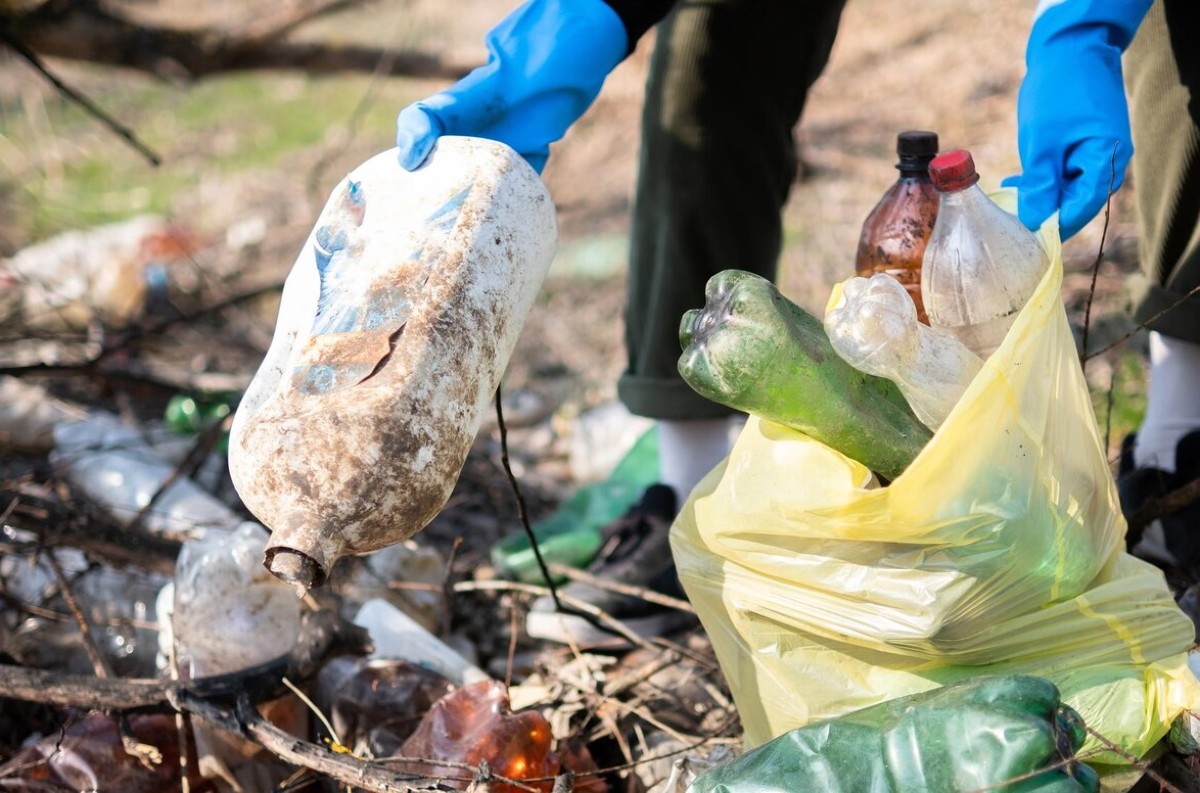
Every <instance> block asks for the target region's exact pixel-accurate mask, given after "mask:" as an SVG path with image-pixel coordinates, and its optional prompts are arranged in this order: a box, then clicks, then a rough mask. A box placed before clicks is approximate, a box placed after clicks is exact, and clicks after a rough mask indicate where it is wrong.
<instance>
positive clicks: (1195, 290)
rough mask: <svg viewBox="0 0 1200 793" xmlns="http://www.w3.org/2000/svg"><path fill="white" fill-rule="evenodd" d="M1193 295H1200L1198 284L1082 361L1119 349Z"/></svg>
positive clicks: (1199, 285)
mask: <svg viewBox="0 0 1200 793" xmlns="http://www.w3.org/2000/svg"><path fill="white" fill-rule="evenodd" d="M1195 295H1200V284H1197V285H1196V286H1194V287H1193V288H1191V289H1189V290H1188V292H1187V294H1185V295H1184V296H1183V297H1181V298H1179V299H1178V300H1176V301H1175V302H1174V303H1172V304H1171V305H1169V306H1167V307H1166V308H1164V309H1163V310H1162V311H1159V312H1158V313H1157V314H1155V315H1154V316H1152V317H1150V319H1148V320H1146V321H1145V322H1140V323H1138V325H1137V327H1135V328H1134V329H1133V330H1131V331H1129V332H1128V333H1126V334H1125V335H1124V336H1122V337H1121V338H1119V339H1117V340H1115V341H1114V342H1113V343H1112V344H1108V345H1106V346H1104V347H1101V348H1100V349H1098V350H1096V351H1095V352H1091V353H1088V354H1087V357H1086V358H1085V359H1084V360H1088V361H1090V360H1091V359H1092V358H1095V357H1097V356H1100V355H1103V354H1104V353H1106V352H1108V351H1109V350H1112V349H1114V348H1116V347H1119V346H1121V345H1122V344H1124V343H1125V342H1127V341H1129V340H1130V339H1132V338H1133V337H1134V336H1135V335H1137V334H1138V333H1139V332H1140V331H1143V330H1145V329H1147V328H1148V327H1150V325H1151V324H1152V323H1153V322H1154V321H1155V320H1157V319H1158V318H1159V317H1162V316H1166V315H1167V314H1170V313H1171V312H1172V311H1174V310H1175V309H1176V308H1178V307H1179V306H1181V305H1183V304H1184V303H1185V302H1187V300H1188V299H1189V298H1191V297H1194V296H1195Z"/></svg>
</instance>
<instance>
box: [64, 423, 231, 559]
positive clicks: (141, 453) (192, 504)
mask: <svg viewBox="0 0 1200 793" xmlns="http://www.w3.org/2000/svg"><path fill="white" fill-rule="evenodd" d="M50 462H51V463H52V464H53V465H54V466H55V467H56V468H57V469H58V470H59V471H61V472H62V473H63V474H64V475H65V476H66V478H67V481H68V482H70V483H71V484H72V485H73V486H74V487H77V488H79V489H80V490H81V491H82V492H83V494H84V495H85V496H87V498H88V499H90V500H91V501H93V502H94V503H96V504H98V505H100V506H101V507H103V508H104V509H105V511H107V512H108V513H110V514H111V515H112V516H113V518H115V519H116V520H117V521H118V522H119V523H121V524H123V525H129V524H131V523H132V522H133V521H134V520H135V519H137V518H138V516H139V515H140V514H141V513H142V511H143V510H146V507H147V506H149V505H150V504H151V500H152V499H154V503H153V505H152V506H151V507H150V509H149V510H146V513H145V515H144V516H142V518H141V526H142V527H143V528H145V529H146V530H148V531H152V532H156V533H161V534H168V535H172V536H174V537H177V538H180V539H186V538H189V537H198V536H200V535H201V534H203V532H204V531H206V530H208V529H232V528H234V527H236V526H237V525H238V524H239V523H241V518H239V517H238V516H237V515H236V514H234V512H233V510H231V509H229V507H227V506H225V505H224V504H223V503H221V502H220V501H218V500H217V499H215V498H214V497H213V496H211V495H209V494H208V493H207V492H205V491H204V490H203V489H202V488H200V487H199V486H198V485H196V484H195V483H194V482H192V481H191V480H189V479H188V478H187V477H178V478H175V479H174V481H172V482H171V484H170V485H169V486H167V487H166V488H165V489H164V487H163V486H164V485H165V484H166V483H167V482H168V480H170V479H171V478H172V477H175V476H176V474H177V473H178V472H177V471H176V468H175V466H173V465H171V464H169V463H167V462H166V461H164V460H163V459H162V458H160V457H158V456H157V455H156V454H154V452H153V451H151V449H150V447H149V445H148V444H147V443H146V441H145V439H143V437H142V435H141V433H140V432H139V431H138V430H137V429H135V428H133V427H128V426H126V425H124V424H122V423H121V421H120V420H119V419H118V418H117V417H116V416H114V415H112V414H110V413H102V412H98V413H95V414H94V415H92V416H90V417H89V418H88V419H87V420H86V421H81V422H76V423H71V424H59V425H58V426H57V427H55V429H54V451H53V452H51V454H50ZM160 490H161V491H162V492H161V494H160V493H159V491H160ZM156 495H157V496H158V497H157V498H155V496H156Z"/></svg>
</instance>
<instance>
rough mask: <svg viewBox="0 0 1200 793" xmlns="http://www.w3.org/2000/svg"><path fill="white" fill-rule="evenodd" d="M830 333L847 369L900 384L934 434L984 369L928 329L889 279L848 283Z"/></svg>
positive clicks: (829, 319) (829, 320) (831, 316)
mask: <svg viewBox="0 0 1200 793" xmlns="http://www.w3.org/2000/svg"><path fill="white" fill-rule="evenodd" d="M825 333H826V334H828V336H829V341H830V343H831V344H833V349H834V350H836V351H837V354H838V355H840V356H841V357H842V359H843V360H844V361H846V363H848V364H850V365H851V366H853V367H854V368H855V369H858V370H859V371H860V372H866V373H867V374H872V375H875V376H877V377H886V378H888V379H889V380H892V381H893V382H895V383H896V385H897V386H898V387H899V388H900V393H902V394H904V398H905V399H906V400H908V404H909V407H911V408H912V409H913V412H914V413H916V414H917V418H919V419H920V420H921V422H922V423H924V424H925V426H927V427H929V428H930V429H934V430H936V429H937V428H938V427H940V426H941V425H942V422H944V421H945V420H946V417H947V416H949V415H950V411H951V410H953V409H954V405H955V404H956V403H957V402H958V399H959V397H961V396H962V394H963V392H964V391H966V390H967V386H969V385H970V384H971V380H973V379H974V377H975V375H976V374H978V373H979V370H980V369H981V368H982V367H983V360H982V359H981V358H980V357H979V356H978V355H976V354H975V353H973V352H971V351H970V350H969V349H967V347H966V345H964V344H963V343H962V342H961V341H959V340H958V339H956V338H955V337H953V336H951V335H950V334H948V333H944V332H942V331H940V330H938V329H936V328H931V327H929V326H927V325H922V324H921V323H920V322H919V321H918V320H917V309H916V305H915V304H914V303H913V301H912V299H911V298H910V297H909V296H908V293H907V291H906V290H905V288H904V286H903V285H902V284H901V283H900V282H899V281H897V280H896V279H895V278H893V277H891V276H890V275H887V274H885V273H877V274H876V275H873V276H871V277H870V278H869V279H868V278H850V279H849V280H847V281H845V282H844V283H843V284H842V294H841V298H840V299H839V300H838V301H837V302H836V303H834V305H833V306H832V307H831V308H830V310H829V311H828V312H827V313H826V314H825Z"/></svg>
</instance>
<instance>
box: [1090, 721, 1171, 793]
mask: <svg viewBox="0 0 1200 793" xmlns="http://www.w3.org/2000/svg"><path fill="white" fill-rule="evenodd" d="M1079 724H1081V725H1082V726H1083V729H1084V730H1086V731H1087V734H1088V735H1090V736H1092V737H1093V738H1095V739H1096V740H1097V741H1099V742H1100V743H1101V744H1103V745H1104V748H1105V749H1107V750H1108V751H1110V752H1113V753H1114V754H1118V755H1120V756H1121V757H1122V758H1124V759H1125V761H1126V762H1128V763H1129V764H1130V765H1132V766H1133V767H1134V768H1136V769H1137V770H1139V771H1141V772H1142V773H1143V774H1145V775H1146V776H1148V777H1150V778H1151V779H1153V780H1154V781H1155V782H1157V783H1158V785H1159V790H1161V791H1164V792H1165V793H1184V791H1182V790H1180V789H1179V788H1177V787H1175V786H1174V785H1172V784H1171V783H1170V782H1168V781H1167V780H1166V779H1165V778H1163V775H1162V774H1160V773H1158V772H1157V771H1155V770H1154V769H1153V768H1151V767H1150V764H1149V763H1145V762H1143V761H1142V760H1141V759H1139V758H1137V757H1134V756H1133V755H1131V754H1130V753H1129V752H1127V751H1125V750H1124V749H1122V748H1121V747H1120V746H1117V745H1116V744H1115V743H1113V742H1112V741H1110V740H1109V739H1108V738H1105V737H1104V736H1103V735H1101V734H1100V733H1098V732H1096V731H1095V730H1093V729H1092V728H1091V727H1089V726H1087V725H1086V724H1083V723H1082V722H1079Z"/></svg>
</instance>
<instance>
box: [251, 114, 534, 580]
mask: <svg viewBox="0 0 1200 793" xmlns="http://www.w3.org/2000/svg"><path fill="white" fill-rule="evenodd" d="M555 240H556V228H555V217H554V207H553V204H552V202H551V199H550V195H549V193H548V192H547V191H546V188H545V186H544V185H543V184H542V181H541V179H540V178H539V177H538V175H537V173H535V172H534V170H533V169H532V168H531V167H530V166H529V164H528V163H526V162H525V161H524V160H523V159H522V158H521V157H520V156H519V155H517V154H516V152H514V151H513V150H512V149H510V148H508V147H507V146H505V145H503V144H501V143H496V142H494V141H488V140H481V139H475V138H460V137H444V138H441V139H440V140H439V142H438V145H437V148H436V149H435V151H434V153H433V154H432V156H431V157H430V158H429V160H428V161H427V162H426V164H425V165H423V166H422V167H421V168H418V169H417V170H415V171H412V172H409V171H405V170H404V169H402V168H401V167H400V165H399V164H398V161H397V155H396V152H395V150H392V151H386V152H383V153H382V154H379V155H377V156H375V157H373V158H372V159H370V160H367V161H366V162H364V163H363V164H362V165H360V166H359V167H358V168H356V169H355V170H354V171H353V172H351V173H350V175H349V176H348V177H347V178H346V179H345V180H343V181H342V183H341V184H339V185H338V186H337V187H336V188H335V189H334V191H333V194H332V195H331V196H330V198H329V202H328V203H327V204H326V206H325V210H324V211H323V212H322V213H321V216H320V218H319V219H318V221H317V225H316V228H315V229H314V231H313V233H312V234H311V235H310V236H309V239H308V241H307V242H306V243H305V245H304V248H303V249H302V250H301V252H300V256H299V258H298V259H297V260H296V264H295V266H294V267H293V269H292V271H291V274H290V275H289V276H288V279H287V283H286V285H285V286H284V291H283V299H282V303H281V305H280V313H279V321H278V324H277V327H276V331H275V338H274V340H273V342H272V344H271V347H270V349H269V350H268V352H267V357H266V360H265V361H264V362H263V364H262V366H261V367H260V369H259V371H258V373H257V374H256V375H255V378H254V381H253V382H252V383H251V384H250V387H249V389H248V390H247V392H246V394H245V397H244V398H243V400H242V403H241V405H240V407H239V409H238V411H237V414H236V417H235V419H234V423H233V429H232V433H231V437H230V445H229V465H230V472H231V474H232V476H233V481H234V484H235V486H236V487H237V490H238V493H239V494H240V495H241V497H242V499H243V501H244V502H245V504H246V506H247V507H248V508H249V509H250V510H251V511H252V512H253V513H254V514H255V515H256V516H257V517H258V518H259V519H260V520H261V521H262V522H263V523H265V524H266V525H267V526H268V527H269V528H270V529H271V530H272V535H271V541H270V543H269V544H268V546H267V549H266V559H265V563H266V565H267V567H268V568H269V569H270V570H271V572H273V573H274V574H275V575H277V576H279V577H281V578H283V579H284V580H286V581H290V582H293V583H295V584H297V585H298V586H301V587H312V586H318V585H320V584H321V583H322V582H323V581H324V579H325V576H326V574H327V573H328V571H329V569H330V568H331V566H332V565H333V563H334V561H336V559H337V558H338V557H339V556H341V555H343V554H347V553H367V552H369V551H373V550H377V549H379V548H382V547H385V546H387V545H391V544H394V543H397V542H400V541H402V540H405V539H407V538H408V537H410V536H412V535H413V534H415V533H416V532H417V531H419V530H420V529H422V528H423V527H424V526H425V525H426V524H428V523H429V521H430V520H432V519H433V517H434V516H435V515H436V514H437V513H438V512H439V511H440V510H441V509H442V507H443V506H444V504H445V502H446V500H447V499H448V498H449V496H450V493H451V491H452V490H453V487H454V483H455V481H456V480H457V478H458V474H459V472H460V471H461V470H462V465H463V463H464V462H465V460H466V457H467V452H468V450H469V449H470V447H471V444H472V442H473V440H474V438H475V434H476V432H477V430H478V428H479V424H480V421H481V420H482V417H483V414H484V411H485V410H486V409H487V407H488V405H489V404H490V401H491V399H492V396H493V394H494V393H495V390H496V386H497V384H498V382H499V379H500V376H501V375H502V374H503V372H504V369H505V367H506V365H507V363H508V359H509V356H510V355H511V353H512V349H513V347H514V346H515V344H516V339H517V335H518V333H519V332H520V329H521V326H522V324H523V322H524V318H525V315H526V314H527V313H528V311H529V308H530V307H531V306H532V304H533V300H534V298H535V297H536V296H537V292H538V290H539V289H540V287H541V283H542V281H543V279H544V278H545V274H546V271H547V269H548V268H549V266H550V260H551V258H552V257H553V254H554V246H555Z"/></svg>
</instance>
